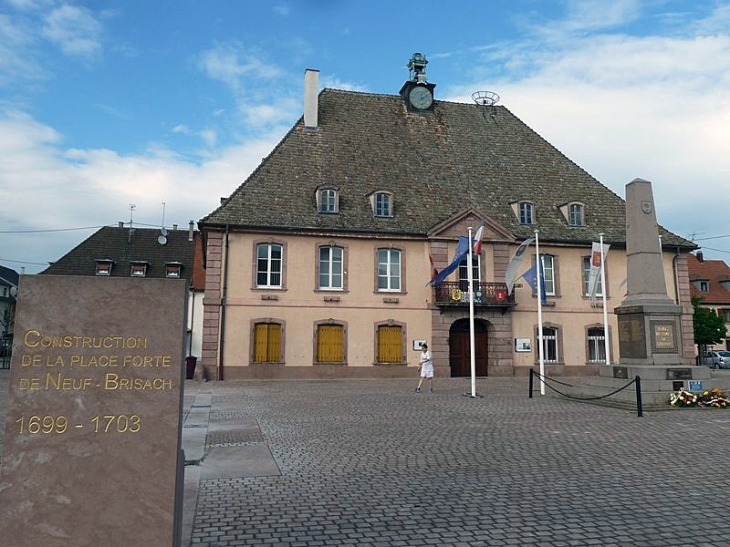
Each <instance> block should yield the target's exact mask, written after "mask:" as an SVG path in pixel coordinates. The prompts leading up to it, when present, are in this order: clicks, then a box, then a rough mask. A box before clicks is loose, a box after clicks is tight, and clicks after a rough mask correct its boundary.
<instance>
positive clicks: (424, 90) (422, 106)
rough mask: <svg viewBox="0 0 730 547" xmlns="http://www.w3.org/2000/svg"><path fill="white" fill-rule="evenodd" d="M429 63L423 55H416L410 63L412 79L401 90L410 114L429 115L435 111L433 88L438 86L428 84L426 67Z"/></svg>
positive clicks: (409, 68)
mask: <svg viewBox="0 0 730 547" xmlns="http://www.w3.org/2000/svg"><path fill="white" fill-rule="evenodd" d="M427 64H428V61H427V60H426V57H425V56H424V55H422V54H421V53H414V54H413V57H411V60H410V61H409V62H408V70H409V71H410V79H409V80H407V81H406V83H404V84H403V87H402V88H401V90H400V94H401V97H403V99H405V102H406V107H407V108H408V111H409V112H417V113H428V112H431V111H432V110H433V107H434V104H433V88H434V87H436V84H430V83H428V80H427V79H426V65H427Z"/></svg>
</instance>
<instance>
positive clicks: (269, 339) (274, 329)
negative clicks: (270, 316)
mask: <svg viewBox="0 0 730 547" xmlns="http://www.w3.org/2000/svg"><path fill="white" fill-rule="evenodd" d="M253 343H254V353H253V360H254V362H255V363H276V362H278V361H280V360H281V325H278V324H277V323H258V324H257V325H256V326H255V330H254V339H253Z"/></svg>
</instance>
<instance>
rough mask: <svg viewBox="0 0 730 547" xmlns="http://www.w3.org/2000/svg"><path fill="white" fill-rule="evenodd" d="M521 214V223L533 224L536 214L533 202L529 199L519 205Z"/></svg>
mask: <svg viewBox="0 0 730 547" xmlns="http://www.w3.org/2000/svg"><path fill="white" fill-rule="evenodd" d="M518 210H519V215H520V224H533V223H534V216H533V214H532V203H530V202H529V201H522V202H520V204H519V206H518Z"/></svg>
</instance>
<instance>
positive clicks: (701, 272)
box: [687, 253, 730, 306]
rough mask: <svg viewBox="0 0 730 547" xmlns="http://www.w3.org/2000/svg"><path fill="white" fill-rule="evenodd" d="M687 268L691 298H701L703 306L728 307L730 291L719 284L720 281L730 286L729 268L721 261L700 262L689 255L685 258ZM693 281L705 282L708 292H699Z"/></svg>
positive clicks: (695, 257)
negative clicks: (707, 285)
mask: <svg viewBox="0 0 730 547" xmlns="http://www.w3.org/2000/svg"><path fill="white" fill-rule="evenodd" d="M687 268H688V271H689V279H690V284H689V286H690V295H691V296H693V297H694V296H697V297H700V298H702V300H703V304H707V305H710V304H714V305H725V306H730V290H728V289H726V288H725V287H723V286H722V284H721V282H722V281H725V282H727V283H726V284H730V266H728V265H727V264H725V262H723V261H722V260H704V259H703V260H700V259H699V258H698V257H697V256H695V255H693V254H691V253H690V254H689V255H688V256H687ZM693 281H707V282H708V284H709V289H710V290H709V292H702V291H700V290H699V289H698V288H697V287H696V286H695V284H694V283H693Z"/></svg>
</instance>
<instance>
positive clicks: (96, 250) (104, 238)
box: [39, 221, 205, 357]
mask: <svg viewBox="0 0 730 547" xmlns="http://www.w3.org/2000/svg"><path fill="white" fill-rule="evenodd" d="M39 275H79V276H92V275H93V276H97V277H135V278H139V279H145V278H169V279H186V280H188V282H189V290H188V303H187V306H188V311H187V313H188V321H187V338H186V341H185V352H186V354H187V355H188V356H194V357H199V356H200V354H201V351H202V320H203V291H204V283H205V282H204V277H205V274H204V272H203V260H202V239H201V237H200V233H199V232H197V231H196V230H195V229H194V223H193V222H192V221H190V224H189V227H188V229H187V230H179V229H178V227H177V225H173V227H172V229H170V230H168V229H166V228H138V227H136V226H132V227H130V226H128V225H127V226H125V224H124V223H123V222H120V223H119V224H118V226H105V227H103V228H101V229H99V230H98V231H96V232H94V233H93V234H92V235H91V236H89V237H88V238H87V239H85V240H84V241H82V242H81V243H79V245H77V246H76V247H75V248H73V249H72V250H70V251H69V252H68V253H66V254H65V255H64V256H62V257H61V258H59V259H58V260H57V261H56V262H53V263H52V264H51V265H50V266H48V268H46V269H45V270H43V271H42V272H41V273H40V274H39Z"/></svg>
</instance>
